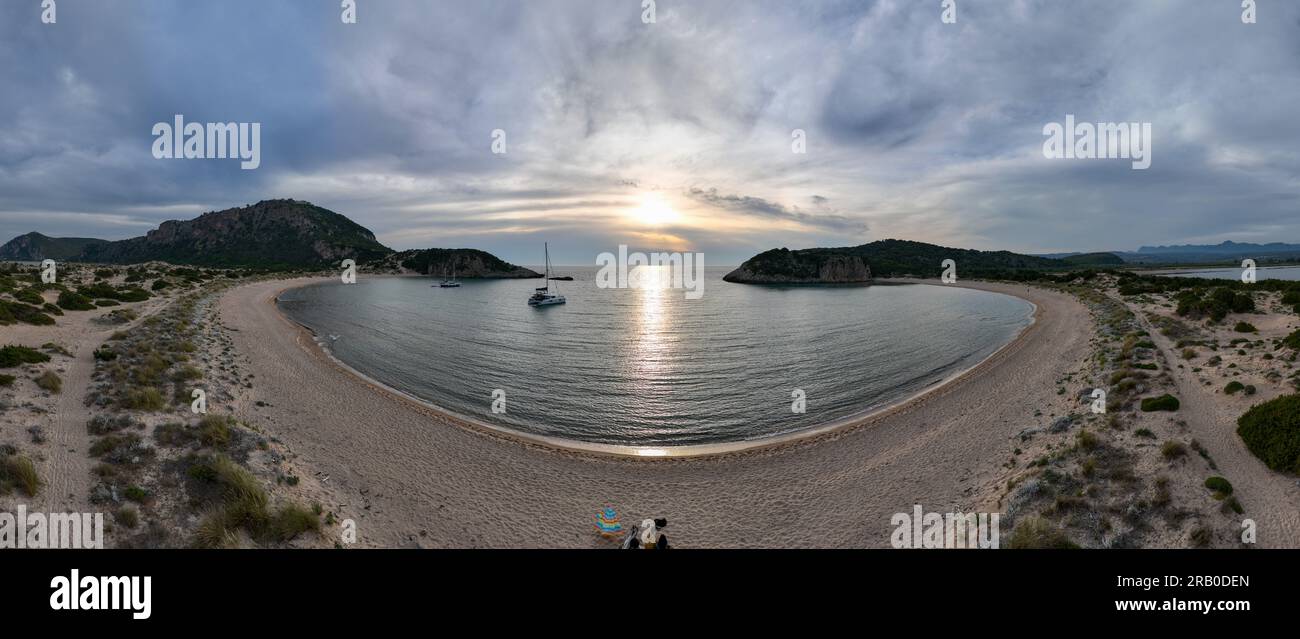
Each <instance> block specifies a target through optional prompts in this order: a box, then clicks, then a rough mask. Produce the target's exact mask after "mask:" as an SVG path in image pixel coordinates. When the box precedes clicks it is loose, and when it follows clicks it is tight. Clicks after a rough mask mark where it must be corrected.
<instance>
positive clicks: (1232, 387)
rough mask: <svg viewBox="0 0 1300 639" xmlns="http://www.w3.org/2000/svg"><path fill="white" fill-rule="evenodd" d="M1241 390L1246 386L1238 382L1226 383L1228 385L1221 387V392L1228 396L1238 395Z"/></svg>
mask: <svg viewBox="0 0 1300 639" xmlns="http://www.w3.org/2000/svg"><path fill="white" fill-rule="evenodd" d="M1243 390H1246V385H1245V384H1242V383H1241V382H1238V381H1231V382H1228V385H1227V386H1224V387H1223V392H1225V393H1227V394H1229V395H1232V394H1234V393H1239V392H1241V391H1243Z"/></svg>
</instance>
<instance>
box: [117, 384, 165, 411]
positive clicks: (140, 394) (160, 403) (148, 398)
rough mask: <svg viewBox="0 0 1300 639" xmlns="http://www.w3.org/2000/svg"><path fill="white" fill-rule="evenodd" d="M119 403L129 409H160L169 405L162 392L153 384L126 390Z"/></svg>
mask: <svg viewBox="0 0 1300 639" xmlns="http://www.w3.org/2000/svg"><path fill="white" fill-rule="evenodd" d="M118 403H119V404H120V405H121V406H122V408H126V409H129V410H145V411H160V410H162V409H164V408H166V407H167V402H166V400H164V399H163V396H162V393H160V392H158V389H156V388H154V387H152V386H146V387H143V388H132V389H130V390H128V391H127V392H126V396H125V397H122V398H121V399H120V400H119V401H118Z"/></svg>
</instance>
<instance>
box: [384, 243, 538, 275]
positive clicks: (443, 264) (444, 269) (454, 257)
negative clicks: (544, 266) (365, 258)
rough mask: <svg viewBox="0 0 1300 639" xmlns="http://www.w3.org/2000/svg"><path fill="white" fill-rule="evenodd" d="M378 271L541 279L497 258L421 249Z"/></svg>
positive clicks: (392, 257)
mask: <svg viewBox="0 0 1300 639" xmlns="http://www.w3.org/2000/svg"><path fill="white" fill-rule="evenodd" d="M375 266H376V267H379V268H394V269H395V268H397V267H401V268H403V269H405V270H408V271H413V272H415V273H420V274H424V275H435V276H439V277H441V276H443V275H444V274H446V275H447V276H450V275H452V274H453V273H454V274H455V275H456V277H459V278H531V277H541V276H542V275H541V273H537V272H535V271H532V270H530V269H526V268H523V267H520V266H515V265H514V264H511V263H509V262H506V261H504V260H501V259H500V258H498V257H497V256H495V255H493V254H491V253H488V252H486V251H480V250H477V249H423V250H415V251H402V252H401V253H394V254H393V255H390V256H388V257H387V258H385V259H384V260H382V261H381V262H379V263H376V264H375Z"/></svg>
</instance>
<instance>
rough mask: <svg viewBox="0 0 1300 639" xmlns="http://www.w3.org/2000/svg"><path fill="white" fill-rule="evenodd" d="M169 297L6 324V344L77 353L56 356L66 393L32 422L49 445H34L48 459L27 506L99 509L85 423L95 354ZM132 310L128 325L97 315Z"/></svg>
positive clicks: (40, 468)
mask: <svg viewBox="0 0 1300 639" xmlns="http://www.w3.org/2000/svg"><path fill="white" fill-rule="evenodd" d="M170 302H171V300H170V299H169V298H152V299H150V300H148V301H145V302H140V303H133V304H122V305H120V306H114V307H110V308H102V309H97V310H94V311H69V312H67V313H65V314H64V315H63V316H61V317H57V318H55V319H56V322H57V323H56V324H55V325H54V326H31V325H28V324H21V325H16V326H6V327H3V330H4V333H3V338H0V343H2V344H8V343H13V344H24V345H27V346H33V347H39V346H40V345H41V344H44V343H46V342H55V343H58V344H61V345H62V346H63V347H64V348H66V349H67V350H68V352H69V353H71V354H72V357H71V358H67V357H62V356H59V355H53V356H52V357H53V360H52V361H51V362H50V364H42V365H41V366H42V367H49V366H50V365H54V366H55V370H56V371H57V372H58V374H59V376H60V377H62V378H63V389H62V392H61V393H59V394H58V395H56V396H55V399H54V406H53V408H52V410H51V411H50V412H49V413H47V414H44V415H41V416H38V417H36V416H34V417H33V418H31V419H29V420H28V421H29V422H31V423H35V424H40V425H41V426H43V427H44V429H45V437H46V439H47V441H46V443H45V444H42V445H39V446H34V448H35V450H37V451H39V453H40V455H41V456H42V457H43V458H44V459H43V460H40V461H38V462H37V470H38V471H39V472H40V475H41V479H42V480H43V481H44V482H45V486H44V487H42V489H41V492H40V493H38V494H37V495H36V497H35V498H33V499H32V500H31V502H30V503H29V504H28V508H30V509H32V510H39V511H43V512H96V511H99V510H100V509H99V508H97V507H92V505H91V503H90V489H91V487H92V486H93V482H92V481H91V473H90V469H91V467H92V466H93V464H95V463H97V462H96V460H94V459H91V458H90V456H89V448H90V440H91V437H90V434H89V433H88V432H87V431H86V422H88V421H90V417H91V415H92V414H93V413H92V410H91V409H90V408H89V407H87V406H86V403H85V402H86V394H87V391H88V390H89V389H90V383H91V377H92V376H93V375H94V373H95V357H94V352H95V349H96V348H99V346H100V345H101V344H103V343H104V342H105V341H107V340H108V338H109V337H110V336H112V334H113V333H115V332H117V331H125V330H129V329H130V328H131V327H132V326H135V325H136V324H138V323H140V322H141V321H144V319H145V318H146V317H149V316H150V315H153V314H154V313H157V312H158V311H159V310H160V309H162V308H165V307H166V306H167V304H169V303H170ZM120 308H130V309H133V310H134V311H135V312H136V313H137V314H138V315H139V317H138V318H137V319H136V320H134V321H133V322H131V323H129V324H121V325H118V326H102V325H99V324H96V323H95V322H93V321H92V319H93V318H95V317H99V316H101V315H106V314H108V313H109V312H111V311H113V310H115V309H120Z"/></svg>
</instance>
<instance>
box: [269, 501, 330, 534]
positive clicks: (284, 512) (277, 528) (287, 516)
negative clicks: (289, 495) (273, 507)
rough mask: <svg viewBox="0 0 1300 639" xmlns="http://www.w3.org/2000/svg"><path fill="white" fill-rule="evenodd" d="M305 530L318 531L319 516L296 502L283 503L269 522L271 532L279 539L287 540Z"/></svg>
mask: <svg viewBox="0 0 1300 639" xmlns="http://www.w3.org/2000/svg"><path fill="white" fill-rule="evenodd" d="M307 531H312V532H317V533H319V532H320V516H319V515H317V514H316V513H314V512H312V511H310V510H308V509H307V508H305V507H303V506H300V505H298V504H287V505H285V506H284V507H283V508H281V509H280V511H279V512H277V513H276V514H275V517H274V519H273V520H272V522H271V532H272V534H273V535H274V536H275V538H276V539H278V540H280V541H289V540H290V539H293V538H294V537H297V536H298V535H300V534H302V533H305V532H307Z"/></svg>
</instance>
